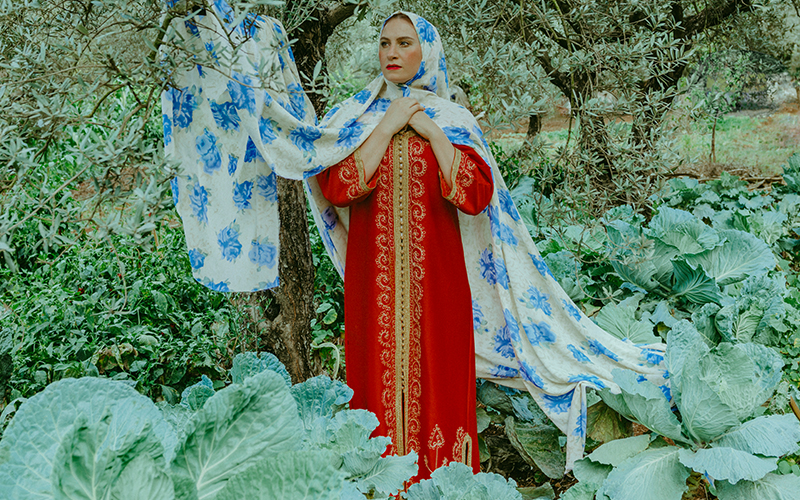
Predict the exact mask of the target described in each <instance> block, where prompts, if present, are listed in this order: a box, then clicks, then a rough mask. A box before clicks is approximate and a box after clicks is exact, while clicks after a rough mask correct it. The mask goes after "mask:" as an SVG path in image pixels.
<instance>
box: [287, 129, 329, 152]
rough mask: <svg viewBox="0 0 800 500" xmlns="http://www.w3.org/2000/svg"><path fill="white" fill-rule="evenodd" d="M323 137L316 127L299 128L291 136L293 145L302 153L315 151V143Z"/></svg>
mask: <svg viewBox="0 0 800 500" xmlns="http://www.w3.org/2000/svg"><path fill="white" fill-rule="evenodd" d="M320 137H322V133H321V132H320V131H319V130H317V129H316V128H315V127H298V128H296V129H294V130H292V132H291V133H290V134H289V139H291V140H292V144H294V145H295V146H297V149H299V150H300V151H306V152H308V151H314V141H316V140H317V139H319V138H320Z"/></svg>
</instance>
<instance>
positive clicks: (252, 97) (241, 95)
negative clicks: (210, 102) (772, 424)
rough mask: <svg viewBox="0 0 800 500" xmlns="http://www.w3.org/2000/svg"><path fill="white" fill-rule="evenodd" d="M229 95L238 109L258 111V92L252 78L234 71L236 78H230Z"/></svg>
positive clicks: (252, 112)
mask: <svg viewBox="0 0 800 500" xmlns="http://www.w3.org/2000/svg"><path fill="white" fill-rule="evenodd" d="M227 88H228V95H229V96H230V98H231V102H232V103H233V106H234V107H235V108H236V109H241V110H244V111H247V112H249V113H250V114H251V115H253V114H255V112H256V92H255V89H253V83H252V79H250V78H247V77H244V76H242V75H240V74H238V73H234V80H228V86H227Z"/></svg>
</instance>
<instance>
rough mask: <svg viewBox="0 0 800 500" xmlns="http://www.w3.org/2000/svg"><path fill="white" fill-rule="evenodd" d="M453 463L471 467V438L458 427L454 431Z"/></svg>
mask: <svg viewBox="0 0 800 500" xmlns="http://www.w3.org/2000/svg"><path fill="white" fill-rule="evenodd" d="M453 461H455V462H461V463H462V464H466V465H469V466H470V467H472V438H471V437H470V435H469V434H468V433H467V431H465V430H464V428H463V427H459V428H458V430H457V431H456V442H455V444H454V445H453Z"/></svg>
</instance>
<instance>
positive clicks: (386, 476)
mask: <svg viewBox="0 0 800 500" xmlns="http://www.w3.org/2000/svg"><path fill="white" fill-rule="evenodd" d="M373 439H374V438H373ZM418 469H419V468H418V466H417V454H416V453H415V452H413V451H412V452H411V453H409V454H408V455H405V456H397V455H389V456H386V457H381V458H379V459H378V461H377V463H375V466H374V467H373V468H372V469H371V470H369V471H367V472H366V473H365V474H363V475H361V476H360V477H358V478H357V480H358V482H357V485H358V489H359V491H361V492H362V493H369V492H375V494H376V495H380V496H388V495H396V494H397V492H398V491H400V490H402V489H403V485H404V484H405V483H406V482H407V481H409V480H410V479H411V478H412V477H413V476H415V475H416V474H417V471H418Z"/></svg>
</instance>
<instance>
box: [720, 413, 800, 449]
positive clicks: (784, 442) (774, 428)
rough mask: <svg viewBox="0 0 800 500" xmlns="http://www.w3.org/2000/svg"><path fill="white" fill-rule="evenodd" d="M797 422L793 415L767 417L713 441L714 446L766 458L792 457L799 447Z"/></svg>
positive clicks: (799, 434) (799, 429) (798, 424)
mask: <svg viewBox="0 0 800 500" xmlns="http://www.w3.org/2000/svg"><path fill="white" fill-rule="evenodd" d="M798 441H800V422H798V421H797V418H796V417H795V416H794V415H793V414H790V415H768V416H762V417H758V418H755V419H753V420H750V421H748V422H745V423H743V424H742V425H740V426H739V427H737V428H735V429H732V430H730V431H728V432H727V433H726V434H724V435H722V436H720V437H719V438H718V439H716V440H715V441H714V446H727V447H729V448H735V449H737V450H741V451H746V452H748V453H753V454H757V455H764V456H767V457H782V456H783V455H787V454H789V453H795V452H797V450H798V449H800V446H798V445H797V443H798Z"/></svg>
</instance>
